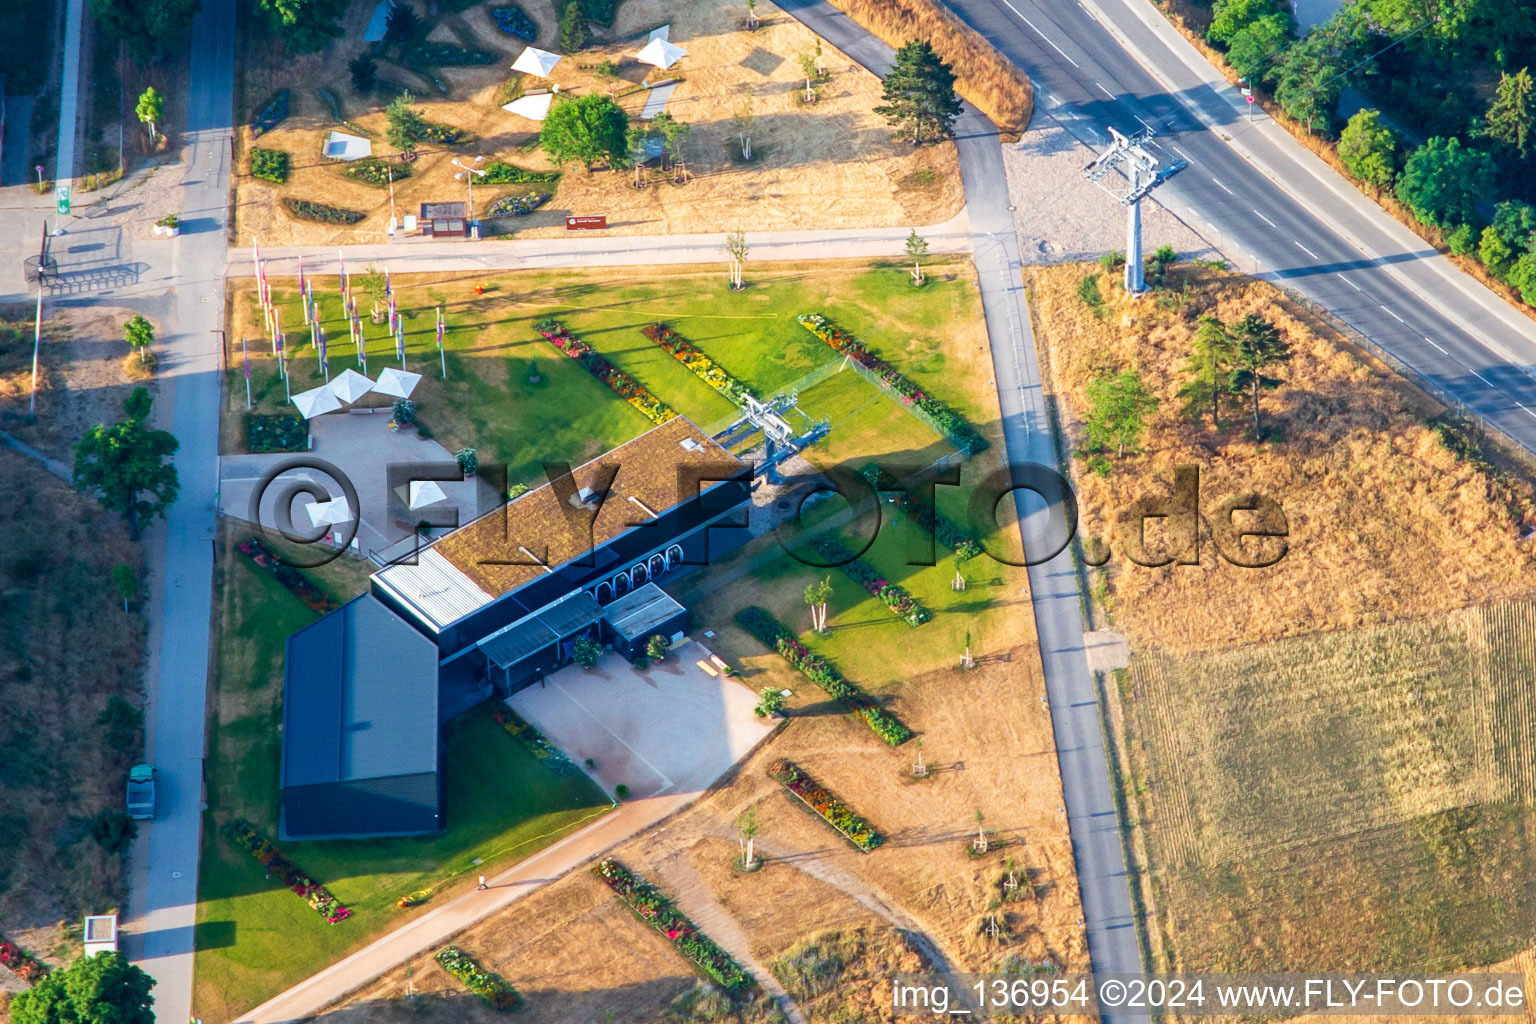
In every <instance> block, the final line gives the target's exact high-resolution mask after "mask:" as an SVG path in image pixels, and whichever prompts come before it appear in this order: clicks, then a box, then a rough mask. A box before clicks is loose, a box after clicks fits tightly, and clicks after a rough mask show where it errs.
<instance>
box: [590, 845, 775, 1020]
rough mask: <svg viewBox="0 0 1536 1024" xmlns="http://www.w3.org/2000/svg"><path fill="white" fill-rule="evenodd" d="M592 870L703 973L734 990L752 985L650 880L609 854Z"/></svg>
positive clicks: (724, 954)
mask: <svg viewBox="0 0 1536 1024" xmlns="http://www.w3.org/2000/svg"><path fill="white" fill-rule="evenodd" d="M592 873H593V874H595V875H596V876H597V877H598V878H600V879H602V880H603V883H604V884H605V885H607V886H608V888H610V889H612V890H613V892H614V895H616V896H618V897H619V899H621V900H623V901H624V904H625V905H626V906H627V907H629V909H630V910H631V911H633V912H634V914H635V916H636V917H638V918H640V920H642V921H644V922H645V923H646V924H648V925H650V926H651V927H652V928H654V929H656V930H657V931H658V932H660V933H661V934H663V935H665V936H666V937H667V938H668V940H670V941H671V942H672V944H673V945H674V946H675V947H676V948H677V951H678V952H679V953H681V954H682V955H683V956H684V957H686V958H687V959H689V960H691V961H692V962H693V964H694V965H695V966H696V967H698V969H699V970H701V971H703V972H704V974H706V975H707V976H709V977H710V978H713V979H714V980H715V981H717V982H719V983H720V984H721V985H722V986H724V987H725V988H727V989H729V990H731V991H733V992H736V991H740V990H742V989H745V988H748V987H750V986H751V984H752V978H751V976H750V975H748V974H747V972H746V971H744V970H742V969H741V965H740V964H738V963H737V962H736V960H735V958H733V957H732V956H731V954H729V953H727V952H726V951H725V950H723V949H721V948H720V947H719V946H717V945H715V943H714V941H713V940H712V939H710V937H709V936H707V935H705V934H704V933H703V932H701V931H699V929H698V926H697V925H695V924H694V923H693V922H692V921H690V920H688V919H687V918H686V917H684V916H683V914H682V911H680V910H678V909H677V908H676V907H675V906H673V904H672V901H671V900H669V899H667V897H666V896H664V895H663V894H662V893H661V891H660V890H658V889H657V888H656V887H655V886H653V885H651V883H649V882H647V881H646V880H645V879H643V878H641V877H640V876H639V875H637V874H635V873H634V872H633V871H631V870H629V868H626V867H625V866H624V865H623V864H620V863H619V862H618V861H616V860H614V859H613V858H612V857H609V858H608V859H606V860H603V861H600V862H598V863H597V864H596V865H595V866H594V867H593V868H592Z"/></svg>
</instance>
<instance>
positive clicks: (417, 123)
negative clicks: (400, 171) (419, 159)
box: [384, 91, 427, 153]
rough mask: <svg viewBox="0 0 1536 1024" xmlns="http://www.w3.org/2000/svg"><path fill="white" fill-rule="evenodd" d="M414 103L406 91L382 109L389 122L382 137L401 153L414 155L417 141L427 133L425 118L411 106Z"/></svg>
mask: <svg viewBox="0 0 1536 1024" xmlns="http://www.w3.org/2000/svg"><path fill="white" fill-rule="evenodd" d="M414 102H416V98H415V97H414V96H412V95H411V94H410V92H409V91H406V92H402V93H401V94H400V95H399V96H396V97H395V98H394V99H392V100H390V101H389V106H387V107H385V108H384V117H385V119H386V120H387V121H388V122H389V127H388V128H386V129H385V132H384V135H385V137H386V138H387V139H389V144H390V145H391V146H394V147H395V148H396V149H398V150H399V151H400V152H402V153H414V152H415V151H416V142H417V140H418V139H420V138H422V137H423V136H424V135H426V133H427V121H426V118H424V117H422V116H421V111H419V110H417V109H416V108H415V107H413V106H411V104H412V103H414Z"/></svg>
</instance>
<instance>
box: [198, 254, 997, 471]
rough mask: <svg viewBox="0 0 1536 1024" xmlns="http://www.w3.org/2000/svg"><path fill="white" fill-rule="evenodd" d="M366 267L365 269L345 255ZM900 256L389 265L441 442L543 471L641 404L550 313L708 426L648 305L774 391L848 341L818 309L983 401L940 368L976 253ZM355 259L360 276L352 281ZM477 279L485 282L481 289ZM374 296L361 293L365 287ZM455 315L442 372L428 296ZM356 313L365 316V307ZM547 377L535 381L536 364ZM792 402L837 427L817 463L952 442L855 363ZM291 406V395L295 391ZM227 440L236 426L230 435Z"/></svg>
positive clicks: (708, 394) (962, 399) (718, 409)
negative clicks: (554, 265) (703, 268)
mask: <svg viewBox="0 0 1536 1024" xmlns="http://www.w3.org/2000/svg"><path fill="white" fill-rule="evenodd" d="M355 269H359V270H360V269H361V268H355ZM906 280H907V277H906V271H905V270H904V269H902V268H900V267H895V266H889V265H885V264H873V265H866V264H857V265H849V264H841V263H839V264H829V265H825V266H822V265H818V267H817V268H816V269H815V270H814V271H811V270H806V269H803V268H801V267H798V266H789V265H783V264H774V265H764V266H761V267H757V268H754V270H753V272H752V273H751V274H749V286H748V288H747V289H746V290H745V291H742V292H732V291H730V290H729V288H728V287H727V286H726V282H725V280H724V278H723V276H722V275H720V274H716V273H709V274H701V273H698V272H697V271H695V270H691V269H689V268H655V269H652V270H647V271H644V272H639V271H630V270H612V269H604V270H593V271H559V272H554V271H514V272H506V273H501V274H498V275H494V276H491V277H470V276H467V275H453V276H451V277H449V276H448V275H436V276H431V277H405V276H400V277H397V278H396V279H395V284H396V291H397V302H398V304H399V307H400V309H401V310H402V312H403V315H404V317H405V326H406V364H407V368H408V369H412V370H416V371H419V372H423V373H425V374H427V377H426V378H425V379H424V380H423V381H422V383H421V385H420V386H419V387H418V390H417V392H416V395H415V396H414V397H415V398H416V399H417V400H418V402H419V404H420V418H421V420H422V422H424V423H425V424H427V425H428V426H429V427H430V429H431V430H432V431H433V432H434V434H435V436H436V437H437V438H438V439H439V440H440V441H442V443H443V444H444V445H445V446H447V447H448V448H450V449H454V448H457V447H460V446H465V445H467V446H470V447H474V448H476V449H478V450H479V452H480V456H481V461H482V462H495V461H502V462H506V463H507V464H508V480H509V482H511V483H517V482H525V483H529V484H531V485H537V484H539V483H542V482H543V480H542V469H541V465H542V463H543V462H545V461H547V460H552V459H555V460H568V461H571V462H573V463H578V462H581V461H585V460H586V459H589V458H592V457H594V456H596V455H598V454H600V453H601V452H603V451H606V450H608V449H611V448H613V447H615V446H617V445H619V444H622V443H623V442H624V441H627V440H629V439H630V438H632V437H634V436H636V435H637V434H639V433H641V432H642V431H644V430H645V429H646V428H647V427H649V426H650V421H649V420H647V419H646V418H645V417H644V416H642V415H641V414H640V413H639V412H638V411H637V410H635V409H634V408H632V407H630V406H629V405H628V404H627V403H624V402H622V401H620V400H619V399H618V398H617V397H615V396H614V395H613V393H612V392H611V391H609V390H608V388H607V387H606V386H605V385H603V384H601V383H600V382H598V381H597V380H596V379H594V378H593V377H591V376H590V375H589V374H588V373H587V372H586V371H585V370H584V369H582V368H581V367H580V366H578V365H576V364H575V363H574V362H573V361H572V360H570V359H569V358H568V357H566V356H565V355H563V354H562V353H561V352H560V351H559V350H557V349H556V348H554V346H552V345H550V344H549V343H548V342H546V341H544V340H543V339H542V338H541V337H539V336H538V334H537V333H536V332H535V331H534V330H533V328H532V325H533V323H534V322H535V321H536V320H539V319H541V318H543V317H545V316H554V317H557V318H558V319H560V320H562V321H563V322H564V323H565V324H566V325H567V326H568V327H569V328H570V329H571V330H572V331H574V332H575V333H576V334H577V335H579V336H580V337H581V338H582V339H583V340H584V341H586V342H587V343H588V344H591V345H592V346H593V347H594V348H596V349H597V350H598V351H599V352H601V353H602V354H603V355H604V356H606V357H607V358H608V359H609V360H610V361H611V362H613V363H614V364H615V365H616V366H618V367H619V368H620V369H623V370H625V371H626V372H628V373H630V374H632V375H633V376H634V377H636V378H637V379H638V380H639V381H640V382H641V383H642V384H644V385H646V386H647V387H648V388H650V390H651V391H653V392H654V393H655V394H656V395H657V396H658V397H660V398H661V399H662V400H663V401H664V402H666V403H667V404H669V405H671V406H672V407H673V408H674V409H676V410H677V411H678V412H680V413H682V414H683V415H686V416H688V417H690V418H691V419H693V420H694V421H695V422H697V423H698V424H700V426H702V427H704V428H705V429H715V428H719V427H722V426H724V425H725V424H726V423H728V422H729V421H730V420H732V419H734V418H735V408H734V406H733V405H732V404H731V403H730V402H729V401H728V400H727V399H725V398H724V396H722V395H720V394H719V393H718V392H716V391H714V390H713V389H712V388H710V387H708V386H707V385H706V384H704V383H703V382H702V381H700V380H699V379H698V378H697V377H695V376H694V375H693V374H692V373H690V372H689V371H688V370H687V369H686V368H684V367H683V366H682V365H681V364H680V363H678V362H677V361H676V360H674V359H673V358H672V357H671V356H670V355H668V354H667V353H666V352H665V351H663V350H662V349H661V348H660V347H658V346H656V345H654V344H653V343H652V342H651V341H650V340H649V339H647V338H646V337H645V336H644V335H643V334H641V333H640V330H639V329H640V328H641V327H644V326H645V325H646V324H649V323H654V322H656V321H658V320H660V321H665V322H666V323H668V324H669V325H670V326H671V327H672V328H673V329H674V330H676V331H678V332H679V333H680V334H682V335H683V336H684V337H686V338H688V339H689V340H690V341H692V342H693V343H694V344H695V345H697V346H698V347H699V348H700V349H702V350H703V351H704V352H706V353H707V354H708V355H709V356H711V358H713V359H715V360H716V361H718V362H719V363H720V364H721V365H722V366H723V367H724V368H725V369H726V370H727V371H729V372H730V373H732V374H733V375H735V376H737V377H738V378H740V379H741V380H743V381H745V382H746V383H747V384H748V385H750V386H751V387H753V388H754V389H755V390H757V392H758V393H759V394H760V395H763V396H764V397H769V396H771V395H773V394H775V393H776V392H778V391H780V390H783V389H785V388H787V387H789V386H791V385H793V384H795V383H796V382H797V381H800V380H801V379H802V378H804V377H805V375H806V374H808V373H810V372H811V371H813V370H815V369H816V368H818V367H821V366H824V365H826V364H828V363H832V362H835V361H836V360H838V359H839V358H840V357H839V356H838V355H837V353H836V352H834V351H833V350H832V349H831V348H829V347H827V346H826V345H824V344H822V343H821V342H820V341H818V340H817V339H816V338H815V336H813V335H812V334H811V333H810V332H809V331H806V330H805V329H804V328H803V327H801V326H800V324H799V322H798V321H797V320H796V319H795V317H796V315H797V314H800V313H809V312H822V313H825V314H826V315H828V316H830V317H832V318H833V319H834V320H836V321H837V322H838V323H839V324H841V325H843V326H845V327H848V328H849V329H851V330H854V331H856V332H858V333H859V335H860V337H861V338H862V339H863V340H865V341H866V343H868V344H869V345H871V346H872V347H874V348H876V349H877V350H878V351H880V353H881V354H882V355H883V356H885V357H886V358H887V359H889V360H890V361H891V362H893V363H894V364H896V365H897V366H899V367H901V368H902V369H904V370H906V371H908V372H909V373H911V374H912V376H913V377H914V379H916V380H918V381H919V383H921V384H922V386H923V387H925V388H929V389H930V390H932V391H933V392H934V393H935V394H936V395H938V396H940V397H942V398H944V399H945V400H952V401H953V404H954V405H955V407H956V408H957V409H958V410H960V411H962V412H964V413H967V414H971V415H975V416H977V417H978V418H979V419H980V422H978V426H985V425H986V423H987V420H986V419H985V418H983V417H991V416H992V414H988V413H986V412H985V411H984V410H983V409H981V408H980V407H977V406H974V405H972V404H970V403H969V402H968V400H967V398H966V392H965V390H964V388H961V387H957V386H955V385H953V384H952V383H950V382H949V381H948V378H949V377H950V376H952V375H953V374H954V373H955V372H956V367H954V366H953V365H947V364H946V358H947V356H946V353H945V352H942V351H940V349H941V347H944V346H946V345H949V344H950V343H951V341H952V340H953V336H954V334H955V332H956V331H957V330H959V329H960V328H958V327H957V325H960V324H969V325H971V329H972V331H973V332H974V325H975V324H976V323H977V322H978V321H979V312H978V310H979V303H978V301H977V297H976V293H975V285H974V283H973V279H972V276H971V273H970V269H969V267H968V265H966V264H964V263H961V262H954V263H943V262H936V263H935V265H934V266H933V268H932V271H931V273H930V283H929V284H928V285H927V286H926V287H924V288H922V289H913V288H911V287H910V286H908V285H907V283H906ZM358 281H359V275H357V274H355V275H354V277H353V282H354V287H357V286H358V285H357V282H358ZM476 284H480V285H484V286H488V290H487V291H485V293H484V294H482V295H475V294H474V292H473V288H474V286H475V285H476ZM336 289H337V284H336V280H335V277H334V275H327V276H326V277H325V278H323V279H320V280H319V283H318V285H317V288H316V294H317V297H318V298H319V299H320V303H321V318H322V322H323V323H324V324H325V326H326V331H327V335H328V340H329V355H330V360H329V361H330V367H331V372H332V374H335V373H339V372H340V371H341V370H342V369H344V368H345V367H348V366H353V367H355V366H356V359H355V356H354V354H353V350H352V346H351V344H350V342H349V341H348V337H347V330H346V324H345V321H344V320H343V319H342V318H341V316H340V296H339V294H338V292H337V290H336ZM274 296H275V299H276V301H277V303H278V305H279V306H280V307H281V309H282V320H283V323H284V324H285V326H286V328H287V331H288V338H289V349H290V355H291V360H290V367H291V369H292V371H293V374H292V376H293V379H292V381H291V388H292V390H293V391H294V392H298V391H302V390H306V389H308V388H311V387H315V386H318V385H319V384H321V383H323V378H322V376H321V374H320V372H319V369H318V366H317V360H316V358H315V353H314V350H313V349H311V348H309V347H308V341H307V338H308V332H307V330H305V329H304V328H303V327H302V318H301V316H300V314H299V307H298V305H297V303H296V301H295V300H296V296H297V291H296V289H295V288H293V287H292V286H291V283H290V282H289V281H288V280H287V279H284V280H280V281H274ZM359 301H360V303H361V304H363V305H366V300H364V299H360V300H359ZM438 305H441V306H442V308H443V310H444V313H445V315H446V317H447V320H448V325H449V329H448V332H447V340H446V349H447V360H446V362H447V367H448V378H447V380H446V381H443V380H441V379H440V378H441V361H440V359H439V356H438V352H437V348H436V341H435V330H434V325H435V323H436V319H435V313H434V307H435V306H438ZM257 309H258V307H257V305H256V301H255V296H254V292H252V291H250V290H245V291H242V292H241V293H240V294H239V295H238V296H237V297H236V300H235V311H236V317H235V320H236V326H235V329H234V331H233V332H232V334H231V336H232V337H238V336H239V335H240V334H242V333H243V334H244V335H245V336H246V337H247V338H249V339H253V340H251V341H249V342H248V348H249V351H250V353H251V363H252V390H253V396H254V398H255V400H256V403H257V409H258V411H278V410H279V409H280V408H282V407H283V406H284V404H285V399H284V392H283V386H282V383H281V381H280V380H278V378H277V376H276V373H275V369H276V364H275V361H274V360H273V359H272V358H271V355H270V351H269V349H268V348H267V347H266V345H267V343H266V342H265V341H261V340H256V339H260V338H262V332H261V328H260V323H259V321H260V317H259V314H258V313H257V312H256V311H257ZM364 319H365V320H366V316H365V318H364ZM365 332H366V333H367V334H368V335H369V336H370V339H371V340H370V342H369V346H368V348H369V353H370V355H369V366H368V368H369V372H370V375H372V376H377V374H378V372H379V371H380V370H381V369H383V368H384V367H385V366H397V365H399V363H398V360H397V359H396V358H395V355H394V346H393V343H392V342H390V341H388V340H386V339H385V337H384V329H383V327H382V326H375V325H372V324H368V325H367V326H365ZM534 371H536V375H537V376H538V377H539V378H540V379H539V380H538V382H536V383H530V381H529V377H530V376H531V375H534ZM244 394H245V386H244V379H243V374H242V362H241V360H240V356H239V353H238V351H236V352H235V353H234V355H233V357H232V358H231V360H230V376H229V392H228V395H229V397H228V400H229V402H230V406H229V408H230V411H231V413H233V414H235V415H233V416H231V417H229V419H230V420H232V421H238V419H239V416H238V414H239V413H242V412H243V411H244V401H243V398H244ZM801 402H802V407H803V408H805V409H806V410H807V411H808V412H809V413H811V414H812V415H814V416H817V417H819V418H824V419H827V420H829V421H830V422H832V423H833V425H834V434H833V437H832V438H830V439H829V441H828V442H826V443H825V444H824V445H822V446H819V447H818V448H817V449H813V450H812V452H811V453H809V454H810V457H811V458H812V459H813V460H815V461H818V462H819V463H820V464H826V463H827V462H831V461H837V460H838V459H840V458H843V457H845V456H847V455H850V454H853V453H857V452H862V451H866V450H870V449H871V448H872V446H877V445H879V446H883V447H879V448H878V450H880V451H911V452H925V453H929V455H930V459H929V461H931V459H932V458H936V457H938V456H939V455H941V454H944V453H947V452H948V451H950V450H951V449H950V447H949V445H948V444H947V442H945V441H944V440H943V439H942V438H939V437H938V436H937V435H936V434H934V433H933V431H931V430H930V429H928V428H927V427H926V426H924V425H923V424H922V423H920V422H918V421H917V420H915V419H913V418H912V417H911V416H910V415H908V414H907V413H905V412H904V411H903V410H902V409H901V408H900V407H899V406H897V404H896V403H894V402H892V401H890V400H889V399H888V398H886V397H885V396H884V395H883V394H882V393H881V392H880V391H879V390H878V389H876V388H874V387H873V386H871V385H870V384H868V383H867V382H866V381H864V380H863V379H862V378H859V377H858V376H857V375H856V374H854V373H853V372H852V371H847V372H844V373H841V374H839V375H837V376H835V377H833V378H830V379H829V380H825V381H822V382H821V383H819V384H816V385H814V386H812V387H809V388H807V389H806V391H805V392H804V393H803V395H802V397H801ZM288 408H290V409H291V406H289V407H288ZM225 445H226V448H228V449H231V450H232V449H234V448H235V447H237V445H238V439H236V438H233V437H226V439H225Z"/></svg>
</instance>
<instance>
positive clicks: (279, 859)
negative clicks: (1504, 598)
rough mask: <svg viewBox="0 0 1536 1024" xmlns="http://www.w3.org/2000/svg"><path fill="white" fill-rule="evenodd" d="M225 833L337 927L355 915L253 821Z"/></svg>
mask: <svg viewBox="0 0 1536 1024" xmlns="http://www.w3.org/2000/svg"><path fill="white" fill-rule="evenodd" d="M223 831H224V834H225V835H226V836H228V837H229V839H230V841H231V842H233V843H234V844H235V845H236V846H238V847H240V849H242V850H244V851H245V852H247V853H249V854H250V855H251V856H253V857H255V858H256V859H257V860H258V861H260V862H261V864H262V866H263V867H265V868H266V869H267V871H268V873H269V874H276V875H277V877H278V878H280V879H282V882H283V884H284V885H286V886H287V887H288V888H289V889H292V890H293V893H294V895H295V896H302V897H304V899H306V900H308V901H309V905H310V906H311V907H313V908H314V909H315V913H317V914H319V915H320V916H321V917H323V918H325V919H326V920H327V921H329V922H330V923H331V924H338V923H340V922H342V921H345V920H346V919H347V918H349V917H351V916H352V911H350V910H348V909H347V908H346V907H345V906H343V905H342V902H341V901H340V900H338V899H337V898H336V897H335V896H332V895H331V893H330V891H329V890H328V889H326V887H325V886H323V885H321V884H319V883H318V882H316V881H315V880H314V879H313V878H310V877H309V876H308V875H306V874H305V873H304V872H302V871H300V870H299V868H298V865H296V864H294V862H293V861H291V860H289V859H288V858H287V857H286V856H285V855H284V854H283V851H282V850H279V849H278V848H277V847H276V846H275V845H274V844H273V843H272V840H270V839H268V838H267V837H266V836H264V835H262V834H261V833H260V832H258V831H256V829H255V828H254V827H253V826H252V825H251V824H250V822H248V821H245V820H244V819H242V818H236V819H235V820H234V821H232V822H230V823H229V824H228V825H225V826H224V829H223Z"/></svg>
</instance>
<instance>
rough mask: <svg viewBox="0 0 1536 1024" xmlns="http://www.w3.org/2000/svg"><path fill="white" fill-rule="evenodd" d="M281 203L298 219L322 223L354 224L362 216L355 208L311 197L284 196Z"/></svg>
mask: <svg viewBox="0 0 1536 1024" xmlns="http://www.w3.org/2000/svg"><path fill="white" fill-rule="evenodd" d="M283 205H284V206H286V207H287V208H288V212H289V213H291V214H292V215H293V216H295V217H297V218H298V219H299V220H315V221H319V222H321V223H322V224H356V223H357V222H358V221H360V220H362V219H363V216H364V215H363V214H361V213H359V212H358V211H356V210H344V209H342V208H341V207H339V206H329V205H327V204H325V203H317V202H315V201H314V200H312V199H290V198H288V197H287V196H284V197H283Z"/></svg>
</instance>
